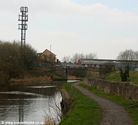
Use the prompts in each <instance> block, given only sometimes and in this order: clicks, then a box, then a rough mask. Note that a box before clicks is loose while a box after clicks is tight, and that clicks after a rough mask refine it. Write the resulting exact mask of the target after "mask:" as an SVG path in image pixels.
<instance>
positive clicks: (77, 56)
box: [71, 53, 97, 63]
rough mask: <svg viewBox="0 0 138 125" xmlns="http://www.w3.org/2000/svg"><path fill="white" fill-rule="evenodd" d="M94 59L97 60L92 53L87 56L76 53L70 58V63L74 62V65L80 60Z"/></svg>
mask: <svg viewBox="0 0 138 125" xmlns="http://www.w3.org/2000/svg"><path fill="white" fill-rule="evenodd" d="M84 58H85V59H95V58H97V56H96V54H94V53H89V54H86V55H84V54H82V53H76V54H75V55H74V56H73V57H72V58H71V61H72V62H74V63H78V61H79V60H80V59H84Z"/></svg>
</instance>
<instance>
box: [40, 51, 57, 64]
mask: <svg viewBox="0 0 138 125" xmlns="http://www.w3.org/2000/svg"><path fill="white" fill-rule="evenodd" d="M38 58H39V61H40V62H43V63H55V62H56V61H57V60H56V55H55V54H54V53H53V52H51V51H50V50H48V49H46V50H45V51H44V52H42V53H38Z"/></svg>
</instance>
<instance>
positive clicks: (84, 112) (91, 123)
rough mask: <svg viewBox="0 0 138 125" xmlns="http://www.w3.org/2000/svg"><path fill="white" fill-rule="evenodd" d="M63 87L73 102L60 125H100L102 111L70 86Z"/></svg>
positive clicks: (93, 102)
mask: <svg viewBox="0 0 138 125" xmlns="http://www.w3.org/2000/svg"><path fill="white" fill-rule="evenodd" d="M64 87H65V89H66V90H67V92H68V93H69V94H70V96H71V98H72V100H73V102H72V105H71V109H70V111H69V112H68V113H67V114H66V115H65V117H64V118H63V119H62V121H61V123H60V125H100V122H101V119H102V111H101V108H100V107H99V106H98V104H97V103H96V102H95V101H93V100H91V99H89V98H88V97H86V96H84V95H83V94H81V93H80V92H79V91H78V90H77V89H75V88H74V87H73V86H72V85H71V84H66V85H65V86H64Z"/></svg>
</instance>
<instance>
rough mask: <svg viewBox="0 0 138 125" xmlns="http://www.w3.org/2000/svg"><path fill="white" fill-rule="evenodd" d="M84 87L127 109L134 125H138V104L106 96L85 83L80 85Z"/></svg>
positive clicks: (118, 97)
mask: <svg viewBox="0 0 138 125" xmlns="http://www.w3.org/2000/svg"><path fill="white" fill-rule="evenodd" d="M80 85H81V86H82V87H84V88H86V89H88V90H90V91H91V92H93V93H95V94H96V95H98V96H101V97H104V98H106V99H108V100H111V101H113V102H115V103H117V104H119V105H121V106H123V107H124V108H125V110H126V111H127V112H128V113H129V115H130V117H131V119H132V120H133V122H134V125H138V102H136V101H132V100H126V99H124V98H123V97H120V96H116V95H111V94H106V93H104V92H103V91H101V90H97V89H96V88H94V87H90V86H88V85H86V84H84V83H81V84H80Z"/></svg>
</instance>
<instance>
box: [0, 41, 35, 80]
mask: <svg viewBox="0 0 138 125" xmlns="http://www.w3.org/2000/svg"><path fill="white" fill-rule="evenodd" d="M35 60H36V51H35V50H34V49H33V48H31V47H30V46H29V45H26V46H25V48H24V54H22V53H21V46H20V44H19V43H16V42H13V43H9V42H0V78H3V79H0V82H2V83H7V82H8V81H9V80H10V79H11V78H15V77H19V76H20V75H21V74H22V72H23V71H24V70H28V69H30V68H32V67H33V64H34V62H35Z"/></svg>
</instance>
